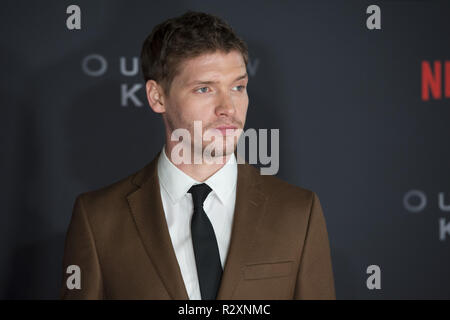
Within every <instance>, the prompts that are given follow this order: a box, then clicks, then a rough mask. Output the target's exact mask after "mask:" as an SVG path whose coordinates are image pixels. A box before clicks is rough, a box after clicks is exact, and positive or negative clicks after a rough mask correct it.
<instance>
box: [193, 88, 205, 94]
mask: <svg viewBox="0 0 450 320" xmlns="http://www.w3.org/2000/svg"><path fill="white" fill-rule="evenodd" d="M195 92H200V93H206V92H208V87H202V88H198V89H197V90H195Z"/></svg>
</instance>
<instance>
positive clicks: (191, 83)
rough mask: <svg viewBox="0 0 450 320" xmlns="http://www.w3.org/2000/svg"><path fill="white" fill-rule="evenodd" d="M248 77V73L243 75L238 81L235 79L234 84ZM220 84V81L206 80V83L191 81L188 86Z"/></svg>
mask: <svg viewBox="0 0 450 320" xmlns="http://www.w3.org/2000/svg"><path fill="white" fill-rule="evenodd" d="M247 77H248V74H247V72H246V73H244V74H243V75H241V76H239V77H237V78H236V79H234V81H233V82H236V81H239V80H241V79H245V78H247ZM218 82H219V81H211V80H205V81H203V80H193V81H191V82H190V83H189V84H188V85H195V84H215V83H218Z"/></svg>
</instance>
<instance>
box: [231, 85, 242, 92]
mask: <svg viewBox="0 0 450 320" xmlns="http://www.w3.org/2000/svg"><path fill="white" fill-rule="evenodd" d="M234 88H238V89H237V91H243V90H244V89H245V86H244V85H240V86H236V87H234ZM234 88H233V89H234Z"/></svg>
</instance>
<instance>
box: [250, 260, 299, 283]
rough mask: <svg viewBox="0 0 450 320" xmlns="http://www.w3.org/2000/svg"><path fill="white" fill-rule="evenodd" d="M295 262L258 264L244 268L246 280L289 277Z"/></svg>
mask: <svg viewBox="0 0 450 320" xmlns="http://www.w3.org/2000/svg"><path fill="white" fill-rule="evenodd" d="M293 264H294V261H282V262H278V261H277V262H269V263H256V264H248V265H246V266H244V279H247V280H255V279H264V278H278V277H286V276H289V275H290V274H291V272H292V268H293Z"/></svg>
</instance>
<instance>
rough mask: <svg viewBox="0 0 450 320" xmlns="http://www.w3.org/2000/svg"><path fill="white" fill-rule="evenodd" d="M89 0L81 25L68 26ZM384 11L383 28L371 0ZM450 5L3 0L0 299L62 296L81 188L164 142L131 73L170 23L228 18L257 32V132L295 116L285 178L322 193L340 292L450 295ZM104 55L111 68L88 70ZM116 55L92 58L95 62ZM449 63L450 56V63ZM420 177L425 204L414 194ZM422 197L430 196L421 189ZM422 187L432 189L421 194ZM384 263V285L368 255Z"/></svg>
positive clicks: (244, 31)
mask: <svg viewBox="0 0 450 320" xmlns="http://www.w3.org/2000/svg"><path fill="white" fill-rule="evenodd" d="M70 4H77V5H79V6H80V7H81V11H82V29H81V30H79V31H69V30H67V28H66V23H65V22H66V18H67V14H66V8H67V6H68V5H70ZM370 4H377V5H379V6H380V8H381V14H382V15H381V17H382V18H381V21H382V29H381V30H373V31H371V30H368V29H367V28H366V19H367V17H368V15H367V14H366V8H367V6H368V5H370ZM449 8H450V6H449V5H447V3H444V2H430V1H381V2H380V1H377V2H368V1H223V2H213V1H204V0H202V1H130V0H127V1H106V0H103V1H39V2H38V1H3V2H2V6H1V9H0V23H1V29H0V39H1V59H0V63H1V72H0V74H1V81H0V90H1V91H0V92H1V117H0V128H1V129H0V130H1V137H0V139H1V144H0V147H1V192H0V194H1V206H2V208H1V218H0V219H1V220H0V235H1V236H0V298H57V297H58V290H59V286H60V279H61V272H62V270H61V264H62V254H63V244H64V237H65V232H66V229H67V226H68V223H69V220H70V216H71V212H72V208H73V203H74V200H75V197H76V195H78V194H79V193H81V192H84V191H88V190H92V189H96V188H99V187H102V186H104V185H107V184H110V183H112V182H114V181H116V180H118V179H120V178H122V177H125V176H127V175H129V174H131V173H133V172H135V171H136V170H138V169H140V168H141V167H143V166H144V165H145V164H146V163H148V162H149V161H150V160H151V159H152V158H153V157H154V156H155V154H156V153H157V152H158V151H159V150H160V148H161V146H162V143H163V138H164V136H163V126H162V123H161V121H160V119H159V117H158V116H157V115H156V114H154V113H153V112H152V111H151V110H150V108H149V107H148V106H147V103H146V102H145V94H144V89H143V88H140V90H138V91H137V94H136V96H137V97H138V98H139V99H140V101H141V102H142V103H143V106H141V107H138V106H136V105H135V104H134V103H133V101H130V100H129V101H128V105H127V106H121V85H126V86H128V88H131V87H133V86H134V85H143V81H142V80H141V76H140V72H139V74H137V75H134V76H125V75H123V74H121V72H120V57H125V58H126V61H127V63H128V67H129V69H130V68H131V65H132V59H133V57H138V56H139V53H140V49H141V44H142V41H143V40H144V38H145V37H146V36H147V35H148V34H149V33H150V31H151V30H152V28H153V26H154V25H156V24H157V23H159V22H161V21H163V20H164V19H166V18H169V17H173V16H177V15H180V14H182V13H183V12H185V11H186V10H188V9H191V10H197V11H205V12H209V13H213V14H217V15H219V16H221V17H222V18H224V19H225V20H227V21H228V22H229V23H230V24H231V25H232V26H233V28H234V29H235V30H236V31H237V33H238V34H239V35H240V36H242V37H243V38H244V39H245V40H246V41H247V43H248V45H249V49H250V58H251V63H252V64H251V71H250V81H249V86H248V91H249V97H250V104H249V110H248V118H247V124H246V128H269V129H270V128H278V129H280V140H281V146H280V170H279V173H278V176H279V177H281V178H282V179H285V180H287V181H289V182H290V183H293V184H296V185H299V186H302V187H305V188H308V189H311V190H313V191H315V192H316V193H317V194H318V195H319V198H320V201H321V203H322V207H323V209H324V214H325V218H326V221H327V227H328V232H329V237H330V243H331V253H332V258H333V267H334V274H335V281H336V291H337V297H338V298H339V299H399V298H401V299H404V298H412V299H417V298H426V299H430V298H445V299H449V298H450V275H449V270H450V251H449V249H450V245H449V244H450V234H447V233H445V232H444V233H445V238H444V239H443V240H440V238H439V234H440V229H439V221H440V219H444V220H443V221H444V223H445V225H446V224H448V223H450V214H449V212H448V211H446V210H445V208H446V207H444V206H442V208H440V207H439V204H438V196H439V193H442V194H443V199H444V204H445V205H446V206H447V207H448V206H449V205H450V180H449V178H450V169H449V165H448V164H449V163H450V150H449V147H448V145H449V142H448V141H449V137H450V129H449V128H448V123H449V119H450V117H449V116H450V103H449V102H450V100H449V98H445V97H442V98H441V99H430V100H429V101H423V100H422V98H421V63H422V61H430V63H431V62H433V61H435V60H438V61H441V63H442V64H444V62H445V61H446V60H450V42H449V41H448V35H449V31H450V19H448V17H449V14H450V11H449ZM91 54H98V55H101V56H102V57H104V59H105V60H106V61H107V63H108V68H107V71H106V73H105V74H103V75H102V76H98V77H92V76H89V75H87V74H86V73H84V72H83V70H82V66H81V64H82V61H83V59H84V58H86V57H87V56H89V55H91ZM98 66H99V64H96V63H95V61H91V64H90V67H91V68H92V69H96V68H98ZM443 72H444V70H443ZM411 190H417V191H419V193H418V194H421V195H425V197H426V199H427V203H426V206H425V207H424V208H423V209H422V210H421V211H420V212H416V213H413V212H410V211H408V210H407V209H406V207H405V205H404V203H403V201H404V197H405V195H406V194H407V193H408V192H409V191H411ZM408 201H409V202H410V204H411V205H413V206H417V205H419V204H420V201H419V198H418V197H412V198H410V199H409V200H408ZM422 201H423V197H422ZM372 264H375V265H378V266H380V268H381V286H382V287H381V290H369V289H367V287H366V279H367V277H368V276H369V275H368V274H367V273H366V268H367V267H368V266H369V265H372Z"/></svg>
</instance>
